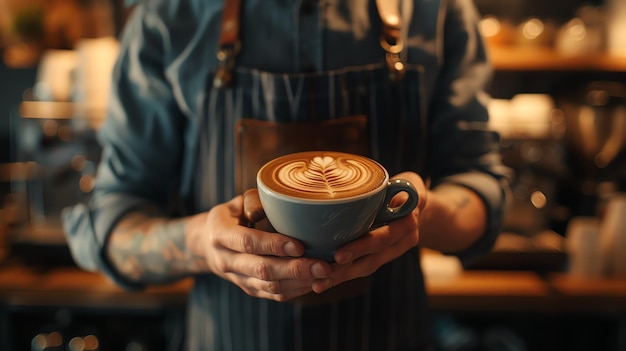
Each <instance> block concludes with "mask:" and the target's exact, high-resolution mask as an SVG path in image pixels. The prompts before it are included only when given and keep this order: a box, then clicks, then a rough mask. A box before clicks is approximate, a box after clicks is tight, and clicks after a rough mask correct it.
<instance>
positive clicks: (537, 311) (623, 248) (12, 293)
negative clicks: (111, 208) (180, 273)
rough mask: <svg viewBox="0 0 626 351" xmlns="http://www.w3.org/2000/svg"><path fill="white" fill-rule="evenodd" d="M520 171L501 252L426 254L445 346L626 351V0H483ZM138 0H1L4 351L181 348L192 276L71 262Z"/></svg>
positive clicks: (504, 130) (495, 113) (502, 109)
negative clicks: (152, 281) (77, 208)
mask: <svg viewBox="0 0 626 351" xmlns="http://www.w3.org/2000/svg"><path fill="white" fill-rule="evenodd" d="M475 3H476V5H477V7H478V9H479V11H480V14H481V18H482V20H481V22H480V30H481V33H482V34H483V36H484V37H485V39H486V42H487V45H488V50H489V55H490V58H491V60H492V62H493V66H494V77H493V81H492V83H491V84H490V86H489V91H488V92H489V94H490V95H491V96H492V99H491V102H490V105H489V110H490V114H491V120H490V125H491V126H492V127H493V128H495V129H497V130H498V131H499V132H500V136H501V141H500V142H501V146H502V156H503V160H504V162H505V163H506V164H507V165H508V166H509V167H510V168H511V169H512V170H513V181H512V189H511V190H512V202H511V207H510V210H509V212H508V214H507V217H506V220H505V224H504V228H503V232H502V234H501V235H500V237H499V239H498V241H497V243H496V246H495V248H494V250H493V252H491V253H490V254H488V255H487V256H485V257H483V258H481V259H479V260H477V261H475V262H473V263H472V264H471V265H466V266H463V265H461V264H460V263H459V262H458V261H457V260H456V259H454V258H451V257H447V256H444V255H441V254H439V253H437V252H430V251H427V252H425V254H424V255H423V265H424V270H425V275H426V284H427V290H428V292H429V295H430V302H431V305H432V308H433V311H434V312H435V320H436V325H435V326H436V329H435V330H436V333H437V336H438V348H439V350H442V351H448V350H459V351H460V350H487V351H491V350H493V351H495V350H499V351H500V350H502V351H523V350H528V351H534V350H550V351H554V350H568V351H570V350H575V351H577V350H585V351H587V350H593V351H597V350H600V351H602V350H607V351H608V350H611V351H625V350H626V0H592V1H586V2H585V1H579V0H555V1H541V0H475ZM131 11H132V7H126V6H125V5H124V1H123V0H0V145H1V146H0V150H1V154H0V351H5V350H6V351H12V350H28V349H30V350H32V351H35V350H72V351H78V350H85V351H86V350H133V351H134V350H143V351H145V350H150V351H157V350H171V349H172V345H176V344H177V342H178V341H180V338H181V329H180V328H181V321H182V315H183V313H184V311H183V309H184V304H185V299H186V295H185V293H186V290H187V289H188V288H189V286H190V282H188V281H182V282H179V283H176V284H173V285H170V286H163V287H155V288H150V289H148V290H146V291H141V292H129V291H123V290H121V289H120V288H118V287H116V286H115V285H113V283H111V282H110V281H108V280H107V279H106V278H105V277H103V276H101V275H99V274H97V273H90V272H84V271H81V270H80V269H78V268H77V267H76V265H75V264H74V263H73V261H72V259H71V256H70V254H69V250H68V248H67V246H66V243H65V240H64V237H63V233H62V231H61V229H60V221H59V214H60V211H61V209H62V208H64V207H65V206H67V205H69V204H72V203H75V202H78V201H83V200H85V199H87V198H88V197H89V194H90V192H91V190H92V187H93V180H94V174H95V170H96V167H97V164H98V159H99V152H100V149H99V146H98V143H97V141H96V138H95V134H96V132H97V130H98V127H99V125H100V123H101V122H102V119H103V118H104V117H103V116H104V110H105V108H106V96H107V89H108V83H109V82H108V80H109V76H108V75H109V74H110V70H111V68H112V64H113V61H114V59H115V56H116V53H117V50H118V42H117V39H116V38H117V36H118V34H119V32H120V30H121V29H122V28H123V26H124V23H125V19H126V18H127V16H128V15H129V13H130V12H131Z"/></svg>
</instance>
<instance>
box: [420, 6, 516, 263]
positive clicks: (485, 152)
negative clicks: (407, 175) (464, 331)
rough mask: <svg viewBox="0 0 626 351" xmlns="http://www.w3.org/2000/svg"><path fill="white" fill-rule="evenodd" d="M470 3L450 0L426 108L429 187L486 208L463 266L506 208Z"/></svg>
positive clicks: (485, 68)
mask: <svg viewBox="0 0 626 351" xmlns="http://www.w3.org/2000/svg"><path fill="white" fill-rule="evenodd" d="M477 23H478V12H477V11H476V9H475V8H474V6H473V4H472V2H471V1H464V0H458V1H451V2H450V5H449V7H448V9H447V14H446V21H445V25H444V30H443V33H444V36H443V64H442V68H441V71H440V72H439V80H438V82H437V84H436V86H435V90H434V94H433V95H432V96H433V99H432V102H431V105H430V106H429V110H430V115H429V125H430V135H429V141H428V148H429V150H430V151H431V152H430V153H429V156H428V162H427V164H430V165H434V166H433V168H432V169H431V172H430V176H431V178H432V185H433V186H436V185H439V184H442V183H451V184H457V185H461V186H465V187H467V188H469V189H471V190H473V191H475V192H476V193H477V194H478V195H479V196H480V198H481V199H482V200H483V201H484V203H485V206H486V208H487V230H486V232H485V233H484V235H482V237H481V238H480V239H479V240H478V241H477V242H475V243H474V244H473V245H472V246H471V247H469V248H468V249H466V250H464V251H463V252H456V253H451V254H454V255H456V256H458V257H459V259H460V260H461V261H462V262H463V263H464V264H465V263H468V262H469V261H471V260H472V259H474V258H476V257H478V256H480V255H483V254H486V253H488V252H489V251H490V250H491V249H492V247H493V245H494V243H495V240H496V238H497V236H498V234H499V233H500V230H501V226H502V222H503V217H504V213H505V210H506V208H507V201H508V197H507V193H508V181H507V179H508V176H509V170H508V169H507V168H506V167H504V166H503V164H502V162H501V156H500V146H499V136H498V135H497V133H496V132H494V131H492V130H490V129H489V124H488V119H489V116H488V113H487V103H488V100H489V96H488V95H487V93H486V92H485V90H484V89H485V87H486V86H487V84H488V83H489V81H490V79H491V74H492V68H491V66H490V63H489V61H488V58H487V55H486V50H485V47H484V43H483V41H482V38H481V36H480V34H479V31H478V27H477Z"/></svg>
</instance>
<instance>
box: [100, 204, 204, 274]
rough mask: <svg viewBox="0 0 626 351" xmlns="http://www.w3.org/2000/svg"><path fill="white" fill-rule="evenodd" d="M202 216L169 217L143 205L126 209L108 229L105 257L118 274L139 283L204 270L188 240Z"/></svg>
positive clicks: (199, 223)
mask: <svg viewBox="0 0 626 351" xmlns="http://www.w3.org/2000/svg"><path fill="white" fill-rule="evenodd" d="M204 217H205V216H203V215H196V216H192V217H185V218H180V219H169V218H165V217H163V216H161V215H160V214H159V213H158V212H157V211H155V210H151V209H147V208H145V209H142V210H138V211H135V212H132V213H129V214H128V215H126V216H125V217H124V218H122V219H121V220H120V222H119V223H118V224H117V225H116V226H115V228H114V229H113V231H112V232H111V235H110V237H109V240H108V244H107V253H108V257H109V260H110V262H111V264H112V265H113V267H114V268H115V269H116V270H117V271H118V272H119V273H120V274H121V275H122V276H124V277H125V278H127V279H128V280H130V281H133V282H139V283H157V284H159V283H167V282H171V281H173V280H176V279H179V278H182V277H186V276H189V275H192V274H196V273H200V272H205V271H206V270H207V268H206V263H205V260H204V259H202V258H201V257H200V256H198V255H196V254H194V252H193V250H191V246H192V245H190V244H189V243H188V238H189V237H190V235H189V234H190V232H191V231H193V230H198V228H200V227H201V224H202V221H203V220H204Z"/></svg>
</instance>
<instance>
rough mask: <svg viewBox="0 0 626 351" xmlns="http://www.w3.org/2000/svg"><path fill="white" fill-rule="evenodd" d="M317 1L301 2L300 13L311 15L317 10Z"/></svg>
mask: <svg viewBox="0 0 626 351" xmlns="http://www.w3.org/2000/svg"><path fill="white" fill-rule="evenodd" d="M315 5H316V3H315V1H306V0H305V1H302V4H300V13H301V14H303V15H310V14H312V13H313V11H314V10H315Z"/></svg>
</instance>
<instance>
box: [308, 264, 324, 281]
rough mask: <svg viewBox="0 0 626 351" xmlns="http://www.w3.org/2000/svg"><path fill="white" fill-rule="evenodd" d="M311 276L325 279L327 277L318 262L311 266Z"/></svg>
mask: <svg viewBox="0 0 626 351" xmlns="http://www.w3.org/2000/svg"><path fill="white" fill-rule="evenodd" d="M311 274H312V275H313V276H314V277H315V278H326V277H327V276H328V275H327V274H326V270H325V269H324V266H323V265H322V264H321V263H319V262H316V263H314V264H313V265H312V266H311Z"/></svg>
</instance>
